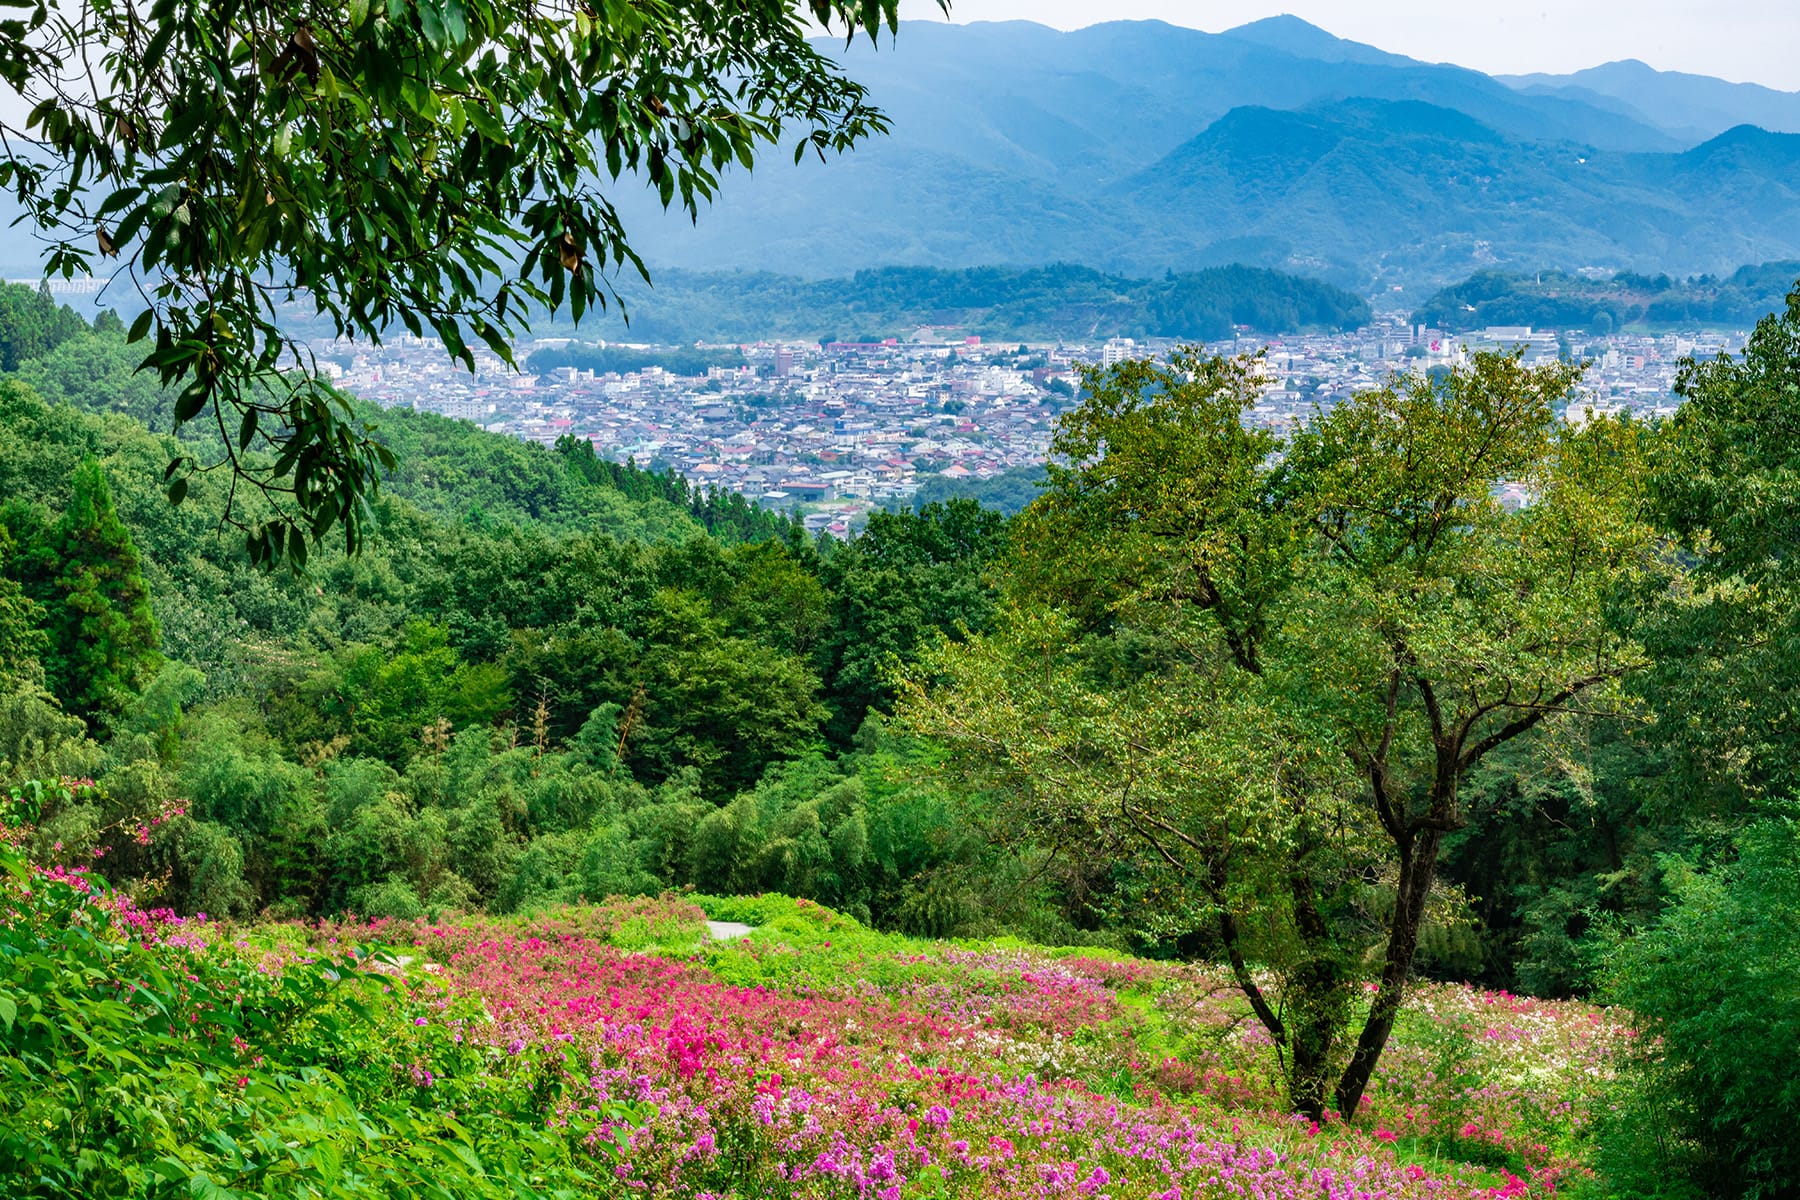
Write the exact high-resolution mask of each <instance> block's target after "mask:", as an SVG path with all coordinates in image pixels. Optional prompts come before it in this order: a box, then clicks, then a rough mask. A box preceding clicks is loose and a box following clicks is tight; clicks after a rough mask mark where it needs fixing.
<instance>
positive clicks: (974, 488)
mask: <svg viewBox="0 0 1800 1200" xmlns="http://www.w3.org/2000/svg"><path fill="white" fill-rule="evenodd" d="M1048 478H1049V476H1048V474H1047V473H1046V472H1045V471H1044V468H1043V467H1041V466H1040V467H1008V468H1007V469H1006V470H1004V471H1002V472H1000V474H998V475H995V476H994V477H993V478H991V479H950V478H947V477H945V476H943V475H926V476H924V477H923V478H922V479H920V481H919V490H918V492H917V493H915V494H914V495H913V497H912V501H911V503H912V506H913V507H914V508H924V507H925V506H926V505H928V504H942V503H944V502H945V501H947V500H953V499H956V498H958V497H961V498H964V499H968V500H973V501H975V502H976V503H978V504H980V505H981V506H982V507H983V508H991V509H993V510H994V511H995V512H998V513H1003V514H1005V515H1006V516H1009V517H1013V516H1017V515H1018V514H1019V513H1021V512H1023V511H1025V508H1026V506H1028V505H1029V504H1030V503H1031V502H1032V501H1033V500H1036V499H1037V498H1038V496H1039V495H1040V494H1041V493H1042V492H1043V490H1044V483H1045V481H1046V480H1047V479H1048Z"/></svg>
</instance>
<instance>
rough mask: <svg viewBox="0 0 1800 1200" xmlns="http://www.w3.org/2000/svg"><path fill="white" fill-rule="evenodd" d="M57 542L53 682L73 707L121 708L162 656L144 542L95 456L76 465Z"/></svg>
mask: <svg viewBox="0 0 1800 1200" xmlns="http://www.w3.org/2000/svg"><path fill="white" fill-rule="evenodd" d="M51 546H52V549H53V552H54V556H55V557H54V563H55V568H54V569H55V575H54V579H53V583H52V588H51V597H50V601H51V604H50V606H49V607H50V608H51V612H50V650H49V654H48V655H47V657H46V661H45V666H46V668H47V670H46V674H47V675H48V677H49V681H50V685H51V688H52V689H53V690H54V691H55V693H56V695H57V696H58V698H60V699H61V700H62V702H63V704H64V706H65V707H67V708H68V709H69V710H70V711H72V712H78V713H81V714H83V715H84V716H91V715H92V714H94V713H97V712H104V711H116V710H117V709H118V708H119V707H120V705H121V704H122V703H123V701H124V699H125V698H126V697H127V696H129V695H131V694H132V693H134V692H136V691H137V690H139V688H141V687H142V685H143V684H145V683H147V682H148V681H149V679H150V677H151V676H152V675H153V674H154V673H155V672H156V669H157V667H158V666H159V665H160V663H161V656H160V655H159V654H158V652H157V640H158V635H157V627H156V617H155V614H154V613H152V612H151V610H150V589H149V587H148V586H147V585H146V584H145V583H144V576H143V573H142V571H141V569H140V566H139V562H138V552H137V547H136V546H135V545H133V544H132V541H131V534H130V533H129V532H128V531H127V530H126V528H125V523H124V522H123V521H121V520H119V514H118V512H117V511H116V510H115V509H114V508H113V498H112V489H111V488H110V487H109V486H108V485H107V482H106V472H105V470H104V469H103V468H102V467H101V466H100V463H99V462H98V461H97V460H95V459H94V458H93V457H91V456H90V457H88V458H84V459H83V460H82V461H81V464H80V465H79V466H77V467H76V468H75V474H74V478H73V480H72V486H71V490H70V495H69V505H68V508H67V509H66V510H65V511H64V512H63V516H62V520H61V521H60V522H59V523H58V524H57V527H56V531H55V533H54V534H53V535H52V538H51Z"/></svg>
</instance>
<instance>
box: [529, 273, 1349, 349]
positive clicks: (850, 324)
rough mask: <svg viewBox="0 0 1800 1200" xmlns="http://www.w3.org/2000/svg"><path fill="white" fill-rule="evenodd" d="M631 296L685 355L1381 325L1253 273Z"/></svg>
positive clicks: (1022, 276) (676, 288)
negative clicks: (780, 341)
mask: <svg viewBox="0 0 1800 1200" xmlns="http://www.w3.org/2000/svg"><path fill="white" fill-rule="evenodd" d="M623 295H624V298H625V300H626V303H627V305H628V306H629V307H628V312H629V314H630V317H631V336H632V337H642V338H649V339H651V340H654V341H660V342H669V343H677V344H679V343H684V342H693V341H695V340H708V341H753V340H757V339H761V338H766V337H775V336H780V337H800V338H809V339H813V338H817V339H823V340H838V341H855V340H860V339H865V338H888V337H896V338H901V339H905V338H907V337H910V336H911V335H912V334H913V332H914V331H915V330H917V329H918V328H919V327H920V326H938V327H944V328H943V334H942V335H941V336H951V335H954V336H955V337H957V338H961V337H962V336H964V335H966V334H974V335H978V336H981V337H986V338H990V339H1001V340H1011V339H1017V338H1027V339H1037V340H1055V339H1058V338H1072V339H1083V340H1088V339H1093V338H1108V337H1168V338H1187V339H1212V338H1223V337H1229V336H1230V335H1231V331H1232V328H1233V327H1234V326H1240V325H1241V326H1248V327H1250V328H1252V329H1255V330H1258V331H1260V332H1263V333H1300V332H1303V331H1318V330H1339V329H1355V328H1357V327H1358V326H1361V325H1366V324H1367V323H1368V321H1369V305H1368V302H1367V301H1366V300H1364V299H1362V298H1361V297H1360V296H1356V295H1352V294H1351V293H1349V292H1346V291H1344V290H1343V289H1341V288H1338V287H1334V286H1332V285H1331V284H1329V283H1323V282H1321V281H1319V280H1317V279H1308V278H1303V277H1300V276H1297V275H1291V274H1282V273H1280V272H1277V271H1269V270H1262V269H1257V268H1252V267H1242V266H1220V267H1212V268H1207V269H1204V270H1198V271H1191V272H1185V273H1182V274H1175V273H1173V272H1171V273H1168V274H1165V275H1164V276H1163V277H1162V278H1159V279H1131V278H1125V277H1122V276H1118V275H1109V274H1105V273H1103V272H1100V271H1096V270H1092V269H1090V268H1087V267H1080V266H1073V265H1070V264H1068V263H1057V264H1055V265H1052V266H1046V267H1037V268H1030V269H1025V268H1016V267H973V268H965V269H959V270H933V269H928V268H922V267H921V268H910V267H886V268H880V269H876V270H859V271H857V272H856V273H855V274H854V275H852V276H849V277H847V278H842V279H800V278H796V277H793V276H789V275H777V274H769V273H763V272H757V273H733V274H720V273H704V272H697V271H675V270H670V271H659V272H657V275H656V280H655V286H654V287H649V288H630V289H625V290H624V291H623ZM596 353H597V357H595V356H594V355H596ZM615 353H616V352H615V351H612V350H606V351H600V352H582V354H581V355H580V356H578V358H570V357H569V356H568V354H567V353H565V352H560V351H540V352H539V353H538V354H537V355H534V356H533V358H532V369H533V370H539V369H543V368H540V367H539V366H538V364H539V363H540V362H542V363H544V364H546V365H547V366H582V367H587V366H589V365H595V366H598V364H599V363H602V362H607V361H615V360H614V358H613V357H612V356H614V355H615ZM622 361H632V360H631V359H629V358H627V359H624V360H622ZM642 365H651V364H649V363H644V364H642ZM664 365H668V364H666V363H665V364H664ZM706 365H714V364H712V363H710V362H709V363H707V364H706ZM718 365H724V364H722V363H721V364H718ZM601 369H605V368H601ZM612 369H614V370H620V369H630V368H622V367H614V368H612ZM670 369H671V370H674V369H675V368H674V366H672V365H671V366H670Z"/></svg>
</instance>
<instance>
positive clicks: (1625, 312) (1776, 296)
mask: <svg viewBox="0 0 1800 1200" xmlns="http://www.w3.org/2000/svg"><path fill="white" fill-rule="evenodd" d="M1796 275H1800V263H1795V262H1774V263H1764V264H1762V265H1760V266H1748V267H1741V268H1739V269H1738V270H1737V271H1735V272H1733V273H1732V274H1730V275H1726V276H1715V275H1698V276H1695V277H1693V278H1691V279H1680V280H1677V279H1671V278H1670V277H1669V276H1667V275H1656V276H1649V275H1639V274H1634V273H1632V272H1629V271H1622V272H1620V273H1619V274H1617V275H1614V276H1612V277H1611V278H1610V279H1588V278H1586V277H1584V276H1578V275H1569V274H1566V273H1564V272H1561V271H1546V272H1543V273H1541V274H1532V275H1521V274H1508V273H1505V272H1501V271H1482V272H1478V273H1476V274H1474V275H1471V276H1470V277H1469V278H1468V279H1466V280H1464V281H1463V282H1461V283H1459V284H1455V285H1453V286H1451V287H1447V288H1444V289H1443V290H1441V291H1439V292H1438V293H1437V294H1435V295H1434V296H1432V297H1431V299H1429V300H1427V301H1426V302H1425V304H1424V305H1423V306H1422V307H1420V309H1419V310H1418V311H1417V312H1415V313H1414V314H1413V318H1412V319H1413V321H1414V323H1415V324H1420V325H1430V326H1433V327H1435V328H1439V329H1446V330H1449V331H1450V332H1452V333H1466V332H1468V331H1470V330H1474V329H1485V328H1487V327H1489V326H1493V325H1530V326H1533V327H1536V328H1541V329H1581V330H1585V331H1586V332H1588V333H1592V334H1598V335H1602V336H1604V335H1606V334H1610V333H1613V332H1615V331H1616V330H1620V329H1623V328H1625V327H1626V326H1627V325H1645V326H1652V327H1655V326H1689V327H1693V326H1714V327H1718V326H1726V327H1732V328H1739V329H1747V328H1749V327H1750V326H1752V325H1755V324H1756V323H1757V322H1758V321H1760V320H1761V319H1762V318H1764V317H1766V316H1768V315H1769V314H1770V313H1774V312H1777V311H1779V310H1780V309H1781V307H1782V301H1783V298H1784V297H1785V296H1786V295H1787V291H1788V288H1789V287H1790V286H1791V285H1792V284H1793V282H1794V277H1795V276H1796Z"/></svg>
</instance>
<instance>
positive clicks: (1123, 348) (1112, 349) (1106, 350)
mask: <svg viewBox="0 0 1800 1200" xmlns="http://www.w3.org/2000/svg"><path fill="white" fill-rule="evenodd" d="M1136 351H1137V343H1136V342H1135V341H1133V340H1132V339H1131V338H1113V339H1112V340H1111V341H1109V342H1107V343H1106V345H1104V346H1102V347H1101V348H1100V365H1101V366H1103V367H1116V366H1118V365H1119V364H1120V363H1122V362H1124V361H1125V360H1126V359H1128V358H1136V357H1137V354H1136Z"/></svg>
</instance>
